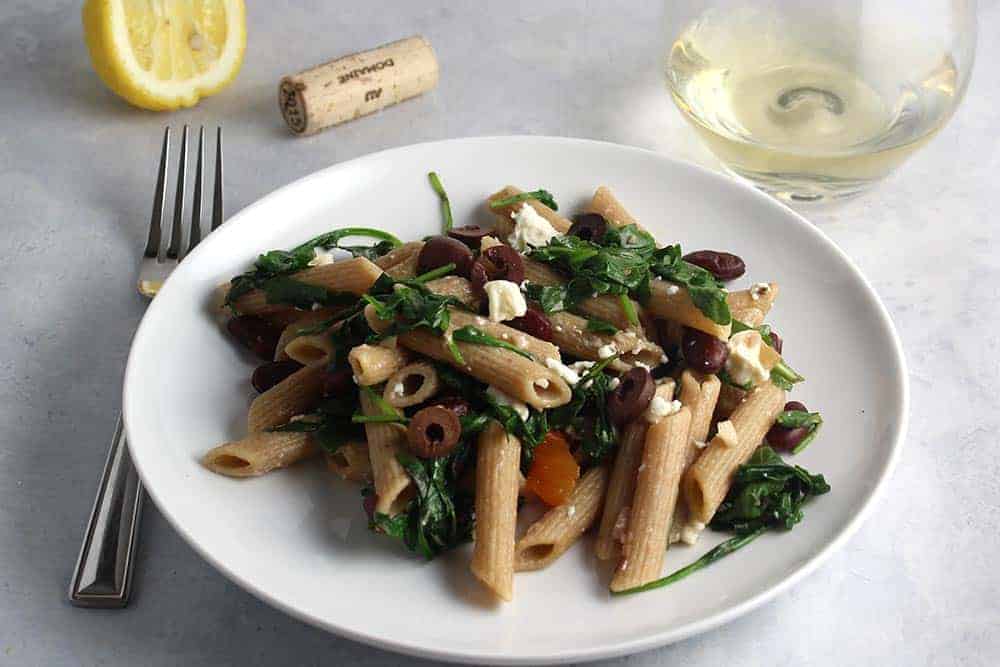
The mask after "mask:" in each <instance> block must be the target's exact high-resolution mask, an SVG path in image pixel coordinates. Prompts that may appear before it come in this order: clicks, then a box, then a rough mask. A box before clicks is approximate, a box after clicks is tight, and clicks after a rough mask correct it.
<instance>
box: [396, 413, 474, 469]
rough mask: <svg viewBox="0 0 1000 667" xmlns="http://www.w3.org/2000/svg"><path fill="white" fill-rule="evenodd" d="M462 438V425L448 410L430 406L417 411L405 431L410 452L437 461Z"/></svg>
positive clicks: (448, 452)
mask: <svg viewBox="0 0 1000 667" xmlns="http://www.w3.org/2000/svg"><path fill="white" fill-rule="evenodd" d="M461 437H462V423H461V422H460V421H459V420H458V416H457V415H456V414H455V413H454V412H452V411H451V410H449V409H448V408H445V407H442V406H440V405H430V406H428V407H426V408H423V409H422V410H419V411H418V412H417V413H416V414H415V415H413V417H412V418H411V419H410V426H409V427H408V428H407V429H406V442H407V444H408V445H409V448H410V451H412V452H413V453H414V454H416V455H417V456H419V457H421V458H425V459H437V458H441V457H442V456H447V455H448V454H450V453H451V452H452V450H454V449H455V447H456V446H457V445H458V441H459V439H460V438H461Z"/></svg>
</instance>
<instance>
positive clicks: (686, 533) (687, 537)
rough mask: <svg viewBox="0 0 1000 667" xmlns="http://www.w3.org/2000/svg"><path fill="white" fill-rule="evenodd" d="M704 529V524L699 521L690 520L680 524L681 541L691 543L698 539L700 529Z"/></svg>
mask: <svg viewBox="0 0 1000 667" xmlns="http://www.w3.org/2000/svg"><path fill="white" fill-rule="evenodd" d="M703 530H705V524H703V523H702V522H701V521H692V522H690V523H686V524H684V525H683V526H681V542H683V543H684V544H688V545H693V544H694V543H695V542H697V541H698V536H699V535H701V531H703Z"/></svg>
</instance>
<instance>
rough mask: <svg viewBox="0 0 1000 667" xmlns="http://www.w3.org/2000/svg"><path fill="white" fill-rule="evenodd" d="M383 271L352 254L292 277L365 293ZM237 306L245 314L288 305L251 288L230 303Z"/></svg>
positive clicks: (306, 281)
mask: <svg viewBox="0 0 1000 667" xmlns="http://www.w3.org/2000/svg"><path fill="white" fill-rule="evenodd" d="M380 275H382V269H380V268H379V267H378V266H376V265H375V264H373V263H372V262H371V261H369V260H367V259H365V258H364V257H352V258H351V259H345V260H342V261H339V262H333V263H332V264H322V265H320V266H314V267H311V268H308V269H305V270H303V271H299V272H298V273H293V274H292V275H291V278H292V279H294V280H297V281H299V282H303V283H306V284H308V285H316V286H319V287H325V288H326V289H328V290H331V291H333V292H348V293H350V294H358V295H361V294H364V293H365V292H367V291H368V290H369V288H371V286H372V284H373V283H374V282H375V281H376V280H377V279H378V277H379V276H380ZM233 305H234V306H235V308H236V310H237V311H238V312H240V313H242V314H244V315H262V314H267V313H273V312H276V311H279V310H282V309H287V308H288V307H287V306H284V305H281V304H270V303H268V302H267V295H266V294H264V291H263V290H259V289H255V290H250V291H249V292H247V293H246V294H244V295H243V296H241V297H240V298H238V299H237V300H236V303H235V304H233Z"/></svg>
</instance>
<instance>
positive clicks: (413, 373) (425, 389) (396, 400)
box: [382, 361, 441, 408]
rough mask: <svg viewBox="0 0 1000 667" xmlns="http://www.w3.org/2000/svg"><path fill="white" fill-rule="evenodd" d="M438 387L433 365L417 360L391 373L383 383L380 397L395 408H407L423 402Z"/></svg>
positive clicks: (436, 374) (439, 383)
mask: <svg viewBox="0 0 1000 667" xmlns="http://www.w3.org/2000/svg"><path fill="white" fill-rule="evenodd" d="M440 388H441V380H440V379H439V378H438V373H437V371H436V370H435V369H434V366H432V365H431V364H429V363H427V362H426V361H418V362H416V363H413V364H407V365H406V366H403V367H402V368H400V369H399V370H398V371H396V372H395V373H393V375H392V377H390V378H389V380H388V381H387V382H386V383H385V392H384V393H383V394H382V398H383V399H384V400H385V402H386V403H388V404H389V405H391V406H393V407H395V408H408V407H410V406H411V405H418V404H420V403H423V402H424V401H426V400H427V399H428V398H430V397H431V396H433V395H434V394H436V393H437V392H438V390H439V389H440Z"/></svg>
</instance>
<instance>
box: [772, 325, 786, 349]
mask: <svg viewBox="0 0 1000 667" xmlns="http://www.w3.org/2000/svg"><path fill="white" fill-rule="evenodd" d="M784 344H785V343H784V341H782V340H781V336H779V335H778V332H777V331H775V330H774V329H771V347H773V348H774V351H775V352H777V353H778V354H781V348H782V346H784Z"/></svg>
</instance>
